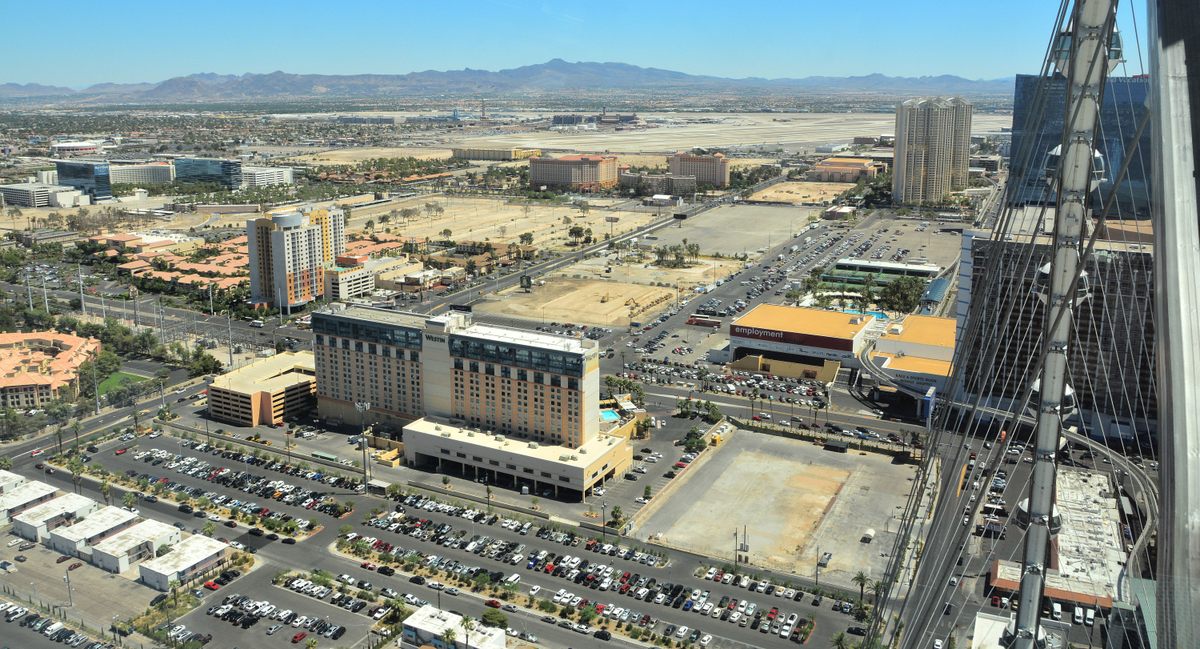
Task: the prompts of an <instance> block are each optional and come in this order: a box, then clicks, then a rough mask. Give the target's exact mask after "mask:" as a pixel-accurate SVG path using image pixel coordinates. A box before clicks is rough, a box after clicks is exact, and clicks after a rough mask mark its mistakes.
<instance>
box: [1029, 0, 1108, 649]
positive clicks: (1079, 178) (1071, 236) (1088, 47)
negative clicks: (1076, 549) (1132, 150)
mask: <svg viewBox="0 0 1200 649" xmlns="http://www.w3.org/2000/svg"><path fill="white" fill-rule="evenodd" d="M1115 9H1116V2H1115V0H1078V1H1077V2H1076V4H1075V7H1074V9H1073V13H1072V17H1071V22H1070V29H1069V39H1070V57H1069V59H1068V60H1067V62H1066V69H1065V70H1064V72H1065V73H1066V75H1067V84H1068V89H1067V92H1068V95H1067V102H1066V103H1067V106H1066V110H1067V112H1066V116H1065V124H1064V129H1063V141H1062V144H1061V149H1060V150H1061V157H1060V158H1059V166H1058V169H1057V171H1056V172H1055V174H1054V182H1055V184H1056V185H1057V190H1058V200H1057V204H1056V210H1055V217H1054V250H1053V253H1052V255H1053V256H1052V260H1051V262H1050V272H1049V276H1048V278H1047V281H1046V283H1045V285H1044V287H1043V290H1044V291H1045V295H1044V296H1043V297H1044V298H1045V304H1046V312H1045V335H1044V336H1043V340H1044V341H1045V343H1044V348H1043V357H1044V359H1045V360H1044V362H1043V363H1042V368H1041V373H1040V375H1039V379H1038V380H1039V382H1040V386H1039V392H1040V395H1039V396H1040V398H1039V400H1038V408H1037V413H1036V417H1037V433H1036V436H1035V447H1034V465H1033V474H1032V479H1031V481H1030V487H1029V500H1028V502H1029V507H1028V513H1029V519H1028V520H1029V527H1028V529H1027V530H1026V534H1025V546H1024V549H1023V560H1022V564H1023V565H1022V572H1021V589H1020V595H1019V601H1020V607H1019V608H1018V610H1017V615H1016V619H1015V623H1014V626H1013V628H1012V629H1010V633H1011V634H1012V635H1011V640H1012V645H1011V646H1012V647H1014V648H1015V649H1035V648H1036V647H1039V646H1042V643H1041V642H1039V639H1040V635H1041V634H1040V633H1039V631H1040V626H1041V611H1042V593H1043V590H1044V588H1045V583H1046V568H1047V565H1046V563H1047V560H1046V557H1047V556H1048V548H1049V545H1050V535H1051V529H1050V528H1051V518H1052V516H1053V509H1054V490H1055V475H1056V453H1057V452H1058V443H1059V438H1060V435H1061V433H1062V419H1063V408H1064V403H1063V400H1064V395H1065V392H1066V384H1067V381H1066V379H1067V358H1068V352H1069V349H1070V344H1071V331H1072V329H1073V313H1074V310H1075V307H1076V305H1077V303H1078V300H1077V295H1076V290H1075V283H1076V280H1075V278H1076V275H1077V274H1078V271H1079V267H1080V261H1081V255H1082V247H1081V242H1082V240H1083V236H1084V224H1085V221H1086V220H1087V217H1088V214H1087V211H1088V198H1089V196H1090V194H1091V191H1092V183H1093V162H1094V153H1095V150H1096V149H1095V137H1096V124H1097V117H1098V115H1099V109H1100V101H1101V98H1102V96H1103V84H1104V79H1105V75H1106V74H1107V72H1108V44H1109V38H1110V35H1111V32H1112V29H1113V19H1112V17H1113V15H1114V12H1115Z"/></svg>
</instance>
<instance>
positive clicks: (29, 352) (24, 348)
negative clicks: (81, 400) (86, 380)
mask: <svg viewBox="0 0 1200 649" xmlns="http://www.w3.org/2000/svg"><path fill="white" fill-rule="evenodd" d="M99 352H100V341H99V340H96V339H95V338H82V337H80V336H73V335H71V334H60V333H55V332H51V331H35V332H30V333H7V334H0V407H5V408H14V409H17V410H25V409H30V408H39V407H41V406H43V405H45V404H46V403H49V402H50V401H53V400H55V399H59V398H71V397H73V396H74V395H75V394H77V393H78V388H79V383H78V382H79V366H80V365H82V364H83V363H84V361H88V360H91V359H92V358H95V356H96V354H97V353H99Z"/></svg>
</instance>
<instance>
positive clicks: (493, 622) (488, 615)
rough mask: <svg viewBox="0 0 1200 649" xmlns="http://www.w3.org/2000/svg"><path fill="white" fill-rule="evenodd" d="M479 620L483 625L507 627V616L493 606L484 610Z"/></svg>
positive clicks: (499, 627)
mask: <svg viewBox="0 0 1200 649" xmlns="http://www.w3.org/2000/svg"><path fill="white" fill-rule="evenodd" d="M480 620H481V621H482V622H483V624H484V625H485V626H494V627H496V628H498V629H505V628H508V616H507V615H505V614H504V613H502V612H500V611H498V610H496V609H494V608H489V609H488V610H486V611H484V612H483V617H482V618H480Z"/></svg>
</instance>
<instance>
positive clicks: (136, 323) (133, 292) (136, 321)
mask: <svg viewBox="0 0 1200 649" xmlns="http://www.w3.org/2000/svg"><path fill="white" fill-rule="evenodd" d="M129 294H130V296H131V297H133V330H134V331H137V329H138V327H140V326H141V324H142V323H141V313H140V312H139V311H138V294H137V287H136V286H134V285H132V284H130V285H129Z"/></svg>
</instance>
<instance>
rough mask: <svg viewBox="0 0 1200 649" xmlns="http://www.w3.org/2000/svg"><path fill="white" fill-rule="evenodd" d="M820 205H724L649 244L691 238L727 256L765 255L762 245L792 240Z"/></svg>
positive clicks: (706, 249) (703, 249)
mask: <svg viewBox="0 0 1200 649" xmlns="http://www.w3.org/2000/svg"><path fill="white" fill-rule="evenodd" d="M818 210H819V208H815V207H787V206H775V205H722V206H721V207H718V208H716V209H713V210H708V211H707V212H704V213H702V214H700V215H698V216H696V217H694V218H690V219H688V220H686V221H684V222H683V227H680V228H673V227H672V228H662V229H660V230H658V231H656V232H655V233H654V235H653V236H654V237H655V238H654V239H653V240H647V241H646V242H645V243H646V244H648V245H655V246H657V245H665V246H670V245H674V244H677V243H682V242H683V240H684V239H687V240H688V241H689V242H691V243H698V244H700V254H703V255H711V254H713V253H718V252H719V253H721V254H722V255H725V256H730V255H735V254H739V253H746V254H747V255H748V256H749V257H750V259H757V258H758V257H760V256H761V253H759V252H758V250H759V249H760V248H765V247H767V246H777V245H779V244H781V243H784V242H785V241H789V240H791V238H792V235H793V234H795V233H797V232H799V231H800V230H799V228H802V227H803V226H804V225H805V224H807V223H808V222H809V220H810V219H812V218H816V217H817V216H818Z"/></svg>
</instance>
